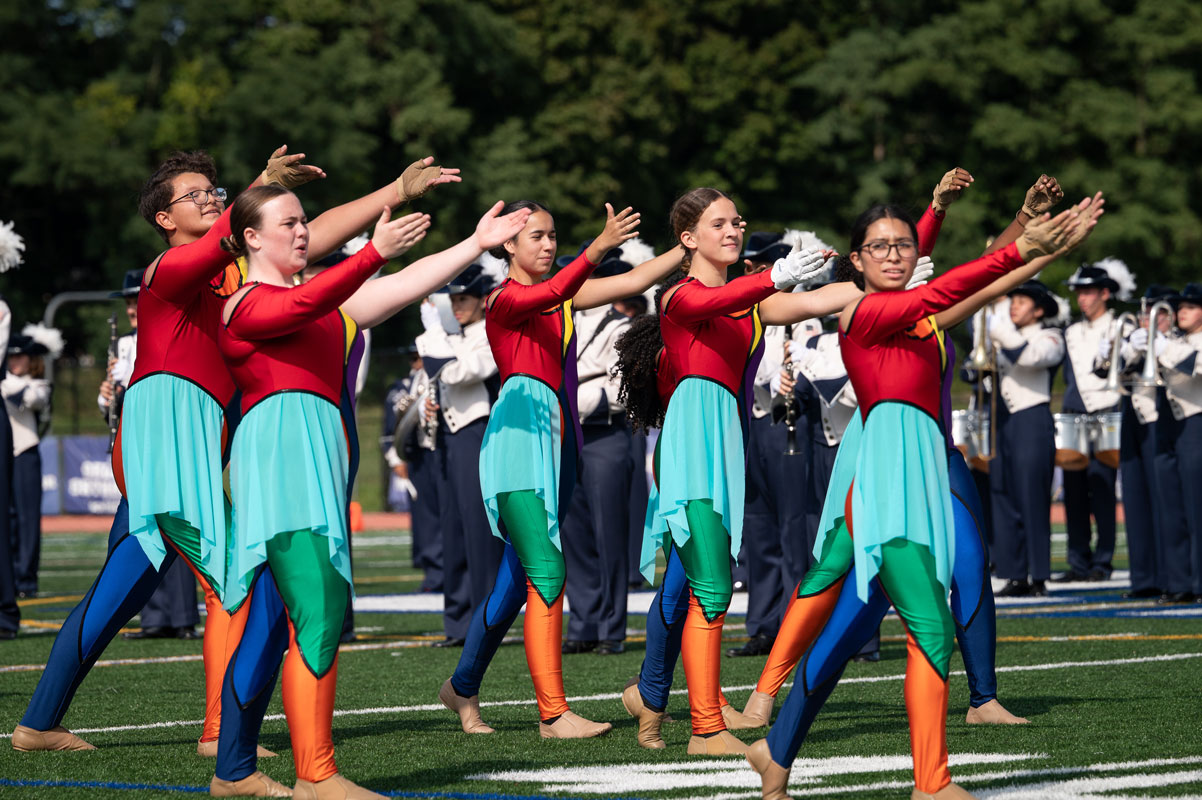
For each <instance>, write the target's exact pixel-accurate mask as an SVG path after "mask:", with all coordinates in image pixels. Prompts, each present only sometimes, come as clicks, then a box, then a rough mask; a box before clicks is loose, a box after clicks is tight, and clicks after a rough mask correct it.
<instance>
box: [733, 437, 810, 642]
mask: <svg viewBox="0 0 1202 800" xmlns="http://www.w3.org/2000/svg"><path fill="white" fill-rule="evenodd" d="M798 439H799V440H800V441H799V443H798V444H799V449H800V448H805V447H806V444H807V443H806V441H805V437H804V435H799V436H798ZM786 441H787V433H786V429H785V426H784V425H783V424H777V425H773V424H772V419H771V417H762V418H760V419H755V418H752V420H751V425H750V433H749V435H748V442H747V494H746V501H745V506H744V513H743V557H744V559H745V560H746V564H747V634H748V635H749V636H769V637H772V638H775V637H776V634H777V631H779V630H780V622H781V618H782V617H783V616H784V613H785V607H786V606H787V605H788V602H789V591H790V590H791V589H792V588H793V587H794V586H796V585H797V584H796V581H797V580H800V578H801V575H800V574H797V575H796V577H795V578H794V576H793V574H789V572H790V570H788V569H787V567H786V550H788V554H789V556H790V557H791V559H792V561H793V564H790V565H789V566H791V567H792V572H793V573H795V572H796V569H797V566H796V561H797V560H798V558H799V557H800V555H799V551H801V550H802V549H803V548H804V546H805V540H806V535H805V497H804V487H805V482H806V481H805V479H806V472H807V462H808V460H809V459H807V457H806V453H805V452H802V453H801V454H799V455H792V456H787V455H785V447H786ZM807 449H808V448H807ZM802 574H804V570H803V573H802ZM790 581H792V582H790Z"/></svg>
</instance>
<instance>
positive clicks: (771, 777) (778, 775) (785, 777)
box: [747, 695, 791, 800]
mask: <svg viewBox="0 0 1202 800" xmlns="http://www.w3.org/2000/svg"><path fill="white" fill-rule="evenodd" d="M765 696H769V695H765ZM747 763H748V764H750V765H751V768H752V769H753V770H755V771H756V772H758V773H759V774H760V780H761V781H763V784H764V788H763V796H764V800H791V798H790V797H789V795H788V794H786V792H785V790H786V789H787V788H788V786H789V770H787V769H785V768H784V767H782V766H781V765H780V764H777V763H776V762H775V761H773V760H772V753H770V752H769V751H768V740H767V739H760V740H759V741H758V742H755V743H753V744H752V745H751V747H748V748H747Z"/></svg>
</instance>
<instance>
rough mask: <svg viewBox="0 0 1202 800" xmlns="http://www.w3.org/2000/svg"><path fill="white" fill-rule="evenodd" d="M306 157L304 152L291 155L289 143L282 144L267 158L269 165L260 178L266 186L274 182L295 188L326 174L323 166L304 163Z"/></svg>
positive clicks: (286, 187) (288, 187) (287, 187)
mask: <svg viewBox="0 0 1202 800" xmlns="http://www.w3.org/2000/svg"><path fill="white" fill-rule="evenodd" d="M304 159H305V154H304V153H294V154H291V155H289V153H288V145H286V144H282V145H280V146H279V147H277V148H276V151H275V152H274V153H272V154H271V157H270V158H268V159H267V166H266V167H264V168H263V172H262V174H260V175H259V180H260V182H262V183H263V184H264V185H265V186H266V185H269V184H273V183H274V184H278V185H280V186H283V187H284V188H285V189H295V188H296V187H297V186H300V185H302V184H305V183H308V182H309V181H313V180H317V179H318V178H324V177H325V176H326V173H325V170H323V169H322V168H321V167H315V166H313V165H311V164H304V163H302V162H303V161H304Z"/></svg>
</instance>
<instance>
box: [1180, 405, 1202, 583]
mask: <svg viewBox="0 0 1202 800" xmlns="http://www.w3.org/2000/svg"><path fill="white" fill-rule="evenodd" d="M1177 466H1178V469H1180V474H1181V485H1182V486H1183V487H1186V489H1187V491H1186V492H1185V493H1184V500H1185V503H1184V505H1185V521H1186V525H1187V527H1188V528H1189V539H1190V586H1191V588H1190V591H1192V592H1193V593H1194V594H1195V595H1197V596H1199V597H1202V414H1195V415H1193V416H1192V417H1186V418H1185V419H1184V420H1182V421H1181V435H1180V436H1179V437H1178V438H1177Z"/></svg>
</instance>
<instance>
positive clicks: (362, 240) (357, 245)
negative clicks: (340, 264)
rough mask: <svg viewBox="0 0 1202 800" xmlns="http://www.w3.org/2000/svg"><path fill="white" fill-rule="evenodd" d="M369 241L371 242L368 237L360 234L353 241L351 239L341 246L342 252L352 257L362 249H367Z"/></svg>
mask: <svg viewBox="0 0 1202 800" xmlns="http://www.w3.org/2000/svg"><path fill="white" fill-rule="evenodd" d="M370 241H371V237H370V236H368V235H367V234H366V233H361V234H359V235H358V236H356V237H355V238H354V239H351V240H350V241H349V242H347V243H346V244H344V245H343V246H342V252H343V253H344V254H345V255H347V256H353V255H354V254H355V253H358V252H359V251H360V250H362V249H363V248H364V247H367V243H368V242H370Z"/></svg>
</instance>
